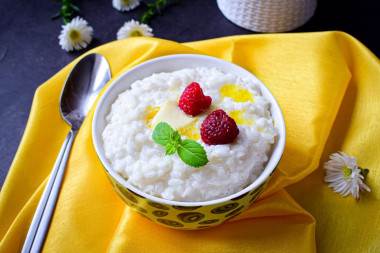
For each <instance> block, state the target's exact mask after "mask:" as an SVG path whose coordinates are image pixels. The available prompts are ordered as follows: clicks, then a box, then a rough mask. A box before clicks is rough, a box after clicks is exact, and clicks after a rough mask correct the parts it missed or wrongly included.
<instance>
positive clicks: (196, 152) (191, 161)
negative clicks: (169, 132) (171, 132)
mask: <svg viewBox="0 0 380 253" xmlns="http://www.w3.org/2000/svg"><path fill="white" fill-rule="evenodd" d="M177 151H178V155H179V157H180V158H181V159H182V161H184V162H185V163H186V164H188V165H190V166H193V167H196V168H197V167H201V166H204V165H206V164H207V163H208V159H207V154H206V151H205V150H204V148H203V147H202V145H201V144H199V143H198V142H196V141H194V140H188V139H187V140H183V141H181V143H180V145H179V146H178V150H177Z"/></svg>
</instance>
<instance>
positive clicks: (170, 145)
mask: <svg viewBox="0 0 380 253" xmlns="http://www.w3.org/2000/svg"><path fill="white" fill-rule="evenodd" d="M177 146H178V145H174V144H173V143H168V144H166V146H165V150H166V152H165V155H172V154H174V153H175V152H176V151H177Z"/></svg>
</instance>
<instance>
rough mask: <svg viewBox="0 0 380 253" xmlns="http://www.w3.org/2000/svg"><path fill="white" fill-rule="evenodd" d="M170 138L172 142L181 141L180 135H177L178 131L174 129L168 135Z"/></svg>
mask: <svg viewBox="0 0 380 253" xmlns="http://www.w3.org/2000/svg"><path fill="white" fill-rule="evenodd" d="M170 139H171V141H173V142H174V143H177V144H179V143H180V142H181V135H179V133H178V131H175V132H173V133H172V134H171V135H170Z"/></svg>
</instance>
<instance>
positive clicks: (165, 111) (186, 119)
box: [152, 100, 196, 130]
mask: <svg viewBox="0 0 380 253" xmlns="http://www.w3.org/2000/svg"><path fill="white" fill-rule="evenodd" d="M194 120H196V118H195V117H194V118H193V117H191V116H188V115H187V114H186V113H185V112H183V111H182V110H181V109H179V107H178V105H177V103H176V102H175V101H172V100H168V101H166V102H165V104H164V105H163V106H162V107H161V108H160V110H159V111H158V112H157V114H156V116H154V118H153V120H152V125H153V128H154V127H156V125H157V124H158V123H160V122H166V123H168V124H169V125H170V126H171V127H172V128H173V129H174V130H178V129H180V128H182V127H185V126H187V125H189V124H191V122H193V121H194Z"/></svg>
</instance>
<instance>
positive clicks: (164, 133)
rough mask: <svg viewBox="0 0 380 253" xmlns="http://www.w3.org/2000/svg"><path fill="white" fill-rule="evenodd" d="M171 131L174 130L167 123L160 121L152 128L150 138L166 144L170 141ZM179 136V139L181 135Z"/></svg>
mask: <svg viewBox="0 0 380 253" xmlns="http://www.w3.org/2000/svg"><path fill="white" fill-rule="evenodd" d="M173 133H174V130H173V128H172V127H171V126H170V125H169V124H168V123H165V122H160V123H158V124H157V126H156V127H155V128H154V131H153V136H152V138H153V140H154V141H155V142H156V143H158V144H161V145H163V146H166V145H167V144H168V143H171V142H172V138H171V136H172V134H173ZM177 133H178V132H177ZM178 135H179V134H178ZM179 138H180V139H181V137H179Z"/></svg>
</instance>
